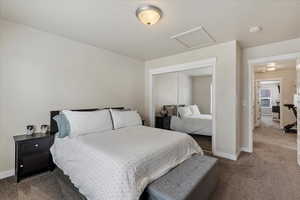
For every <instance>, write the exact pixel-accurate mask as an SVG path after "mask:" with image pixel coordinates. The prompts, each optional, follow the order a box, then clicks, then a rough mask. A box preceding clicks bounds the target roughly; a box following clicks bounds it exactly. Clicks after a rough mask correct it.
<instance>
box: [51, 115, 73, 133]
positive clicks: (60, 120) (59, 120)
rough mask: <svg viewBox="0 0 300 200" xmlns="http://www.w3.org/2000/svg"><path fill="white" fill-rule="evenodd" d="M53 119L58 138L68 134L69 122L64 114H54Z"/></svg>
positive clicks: (69, 129)
mask: <svg viewBox="0 0 300 200" xmlns="http://www.w3.org/2000/svg"><path fill="white" fill-rule="evenodd" d="M53 119H54V120H55V121H56V124H57V128H58V133H57V137H58V138H64V137H66V136H68V135H70V131H71V128H70V123H69V121H68V119H67V118H66V116H65V115H64V114H59V115H56V116H55V117H53Z"/></svg>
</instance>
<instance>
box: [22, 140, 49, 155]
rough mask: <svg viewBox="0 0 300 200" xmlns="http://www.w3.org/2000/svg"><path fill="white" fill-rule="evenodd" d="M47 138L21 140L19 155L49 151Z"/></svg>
mask: <svg viewBox="0 0 300 200" xmlns="http://www.w3.org/2000/svg"><path fill="white" fill-rule="evenodd" d="M49 145H50V144H49V139H48V138H44V139H39V140H31V141H26V142H22V143H21V144H20V155H27V154H32V153H36V152H47V151H49Z"/></svg>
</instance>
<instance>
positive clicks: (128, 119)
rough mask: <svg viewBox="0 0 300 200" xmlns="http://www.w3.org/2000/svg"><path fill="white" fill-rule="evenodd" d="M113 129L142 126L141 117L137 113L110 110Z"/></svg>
mask: <svg viewBox="0 0 300 200" xmlns="http://www.w3.org/2000/svg"><path fill="white" fill-rule="evenodd" d="M110 112H111V116H112V120H113V124H114V129H119V128H124V127H129V126H139V125H142V119H141V116H140V115H139V114H138V113H137V111H120V110H113V109H111V110H110Z"/></svg>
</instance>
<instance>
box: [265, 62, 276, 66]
mask: <svg viewBox="0 0 300 200" xmlns="http://www.w3.org/2000/svg"><path fill="white" fill-rule="evenodd" d="M275 66H276V63H274V62H272V63H268V64H267V67H275Z"/></svg>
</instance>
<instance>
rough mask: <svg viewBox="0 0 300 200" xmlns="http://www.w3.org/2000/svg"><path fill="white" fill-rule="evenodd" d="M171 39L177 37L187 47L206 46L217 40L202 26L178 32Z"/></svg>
mask: <svg viewBox="0 0 300 200" xmlns="http://www.w3.org/2000/svg"><path fill="white" fill-rule="evenodd" d="M171 39H175V40H176V41H177V42H179V43H180V44H181V45H183V46H184V47H186V48H196V47H205V46H209V45H212V44H214V43H215V42H216V41H215V39H214V38H213V37H212V36H211V35H210V34H209V33H208V32H207V31H206V30H205V29H204V28H203V27H202V26H199V27H196V28H193V29H191V30H188V31H185V32H183V33H179V34H176V35H174V36H172V37H171Z"/></svg>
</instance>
